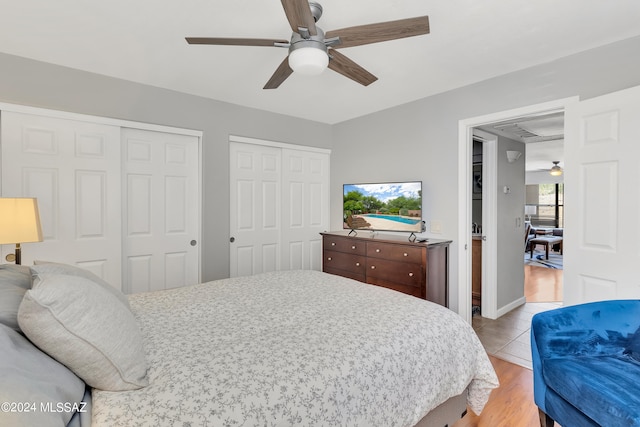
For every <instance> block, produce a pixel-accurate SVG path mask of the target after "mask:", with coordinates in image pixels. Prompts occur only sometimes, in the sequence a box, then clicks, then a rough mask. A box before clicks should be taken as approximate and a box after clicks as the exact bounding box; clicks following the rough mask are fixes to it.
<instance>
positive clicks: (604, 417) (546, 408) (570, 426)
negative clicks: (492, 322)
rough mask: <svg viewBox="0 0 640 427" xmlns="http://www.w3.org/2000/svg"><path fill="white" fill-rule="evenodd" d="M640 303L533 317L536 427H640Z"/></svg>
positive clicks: (601, 304) (590, 305) (571, 309)
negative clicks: (555, 426)
mask: <svg viewBox="0 0 640 427" xmlns="http://www.w3.org/2000/svg"><path fill="white" fill-rule="evenodd" d="M639 327H640V300H618V301H601V302H595V303H588V304H581V305H576V306H570V307H563V308H559V309H557V310H551V311H547V312H543V313H539V314H536V315H535V316H534V317H533V319H532V321H531V352H532V356H533V388H534V399H535V403H536V405H537V406H538V408H539V411H540V425H541V426H542V427H551V426H553V425H554V421H557V422H558V423H560V424H561V425H562V426H563V427H584V426H588V427H594V426H605V427H609V426H640V330H639Z"/></svg>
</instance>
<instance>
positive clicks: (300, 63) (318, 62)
mask: <svg viewBox="0 0 640 427" xmlns="http://www.w3.org/2000/svg"><path fill="white" fill-rule="evenodd" d="M328 65H329V56H328V55H327V52H325V51H324V50H322V49H318V48H316V47H301V48H298V49H295V50H292V51H291V52H290V53H289V66H290V67H291V69H292V70H293V71H294V72H296V73H299V74H302V75H306V76H317V75H318V74H320V73H322V72H323V71H324V70H325V68H327V66H328Z"/></svg>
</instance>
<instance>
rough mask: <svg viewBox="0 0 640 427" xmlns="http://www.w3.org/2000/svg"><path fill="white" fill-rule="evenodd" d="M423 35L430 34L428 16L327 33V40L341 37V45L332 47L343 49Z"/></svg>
mask: <svg viewBox="0 0 640 427" xmlns="http://www.w3.org/2000/svg"><path fill="white" fill-rule="evenodd" d="M423 34H429V17H428V16H419V17H417V18H408V19H400V20H398V21H388V22H379V23H377V24H368V25H359V26H357V27H348V28H343V29H341V30H333V31H327V33H326V35H325V38H327V39H329V38H332V37H340V41H341V43H340V44H337V45H334V46H332V47H333V48H334V49H341V48H344V47H351V46H361V45H364V44H370V43H379V42H385V41H388V40H395V39H401V38H404V37H413V36H420V35H423Z"/></svg>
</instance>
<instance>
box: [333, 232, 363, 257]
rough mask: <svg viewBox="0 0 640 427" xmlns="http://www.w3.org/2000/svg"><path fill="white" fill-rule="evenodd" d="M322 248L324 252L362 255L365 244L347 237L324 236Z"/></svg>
mask: <svg viewBox="0 0 640 427" xmlns="http://www.w3.org/2000/svg"><path fill="white" fill-rule="evenodd" d="M322 244H323V248H324V249H325V250H331V251H338V252H345V253H349V254H356V255H364V254H365V253H366V247H367V244H366V243H365V242H362V241H360V240H355V239H352V238H349V237H336V236H324V237H323V242H322Z"/></svg>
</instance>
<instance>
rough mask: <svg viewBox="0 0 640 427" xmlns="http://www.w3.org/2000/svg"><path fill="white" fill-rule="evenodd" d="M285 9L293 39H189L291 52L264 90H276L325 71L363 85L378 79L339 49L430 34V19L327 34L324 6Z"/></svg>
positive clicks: (288, 4)
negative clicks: (323, 24)
mask: <svg viewBox="0 0 640 427" xmlns="http://www.w3.org/2000/svg"><path fill="white" fill-rule="evenodd" d="M281 1H282V7H284V12H285V14H286V16H287V20H288V21H289V25H290V26H291V29H292V30H293V33H292V34H291V40H290V41H287V40H278V39H249V38H217V37H186V40H187V43H189V44H206V45H227V46H274V47H283V48H288V49H289V55H288V57H287V58H285V59H284V61H282V63H281V64H280V66H278V68H277V69H276V71H275V73H274V74H273V75H272V76H271V78H270V79H269V81H268V82H267V84H266V85H265V86H264V89H275V88H277V87H278V86H280V85H281V84H282V82H284V81H285V80H286V79H287V77H289V76H290V75H291V74H292V73H293V72H294V71H295V72H296V73H300V74H307V75H316V74H320V73H321V72H322V71H323V70H324V69H325V68H327V67H328V68H330V69H331V70H333V71H335V72H337V73H340V74H342V75H343V76H345V77H348V78H350V79H351V80H354V81H356V82H358V83H360V84H362V85H364V86H368V85H370V84H371V83H373V82H375V81H376V80H378V78H377V77H376V76H374V75H373V74H371V73H370V72H368V71H367V70H365V69H364V68H362V67H361V66H360V65H358V64H356V63H355V62H353V61H352V60H351V59H349V58H347V57H346V56H345V55H343V54H342V53H340V52H338V51H337V49H340V48H345V47H353V46H361V45H365V44H371V43H378V42H384V41H388V40H395V39H401V38H404V37H413V36H419V35H423V34H428V33H429V17H428V16H420V17H416V18H408V19H400V20H398V21H388V22H380V23H377V24H368V25H360V26H356V27H348V28H343V29H341V30H333V31H328V32H327V33H325V32H324V31H322V29H321V28H320V27H318V26H316V22H318V20H319V19H320V17H321V16H322V6H321V5H320V4H318V3H315V2H308V0H281Z"/></svg>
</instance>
